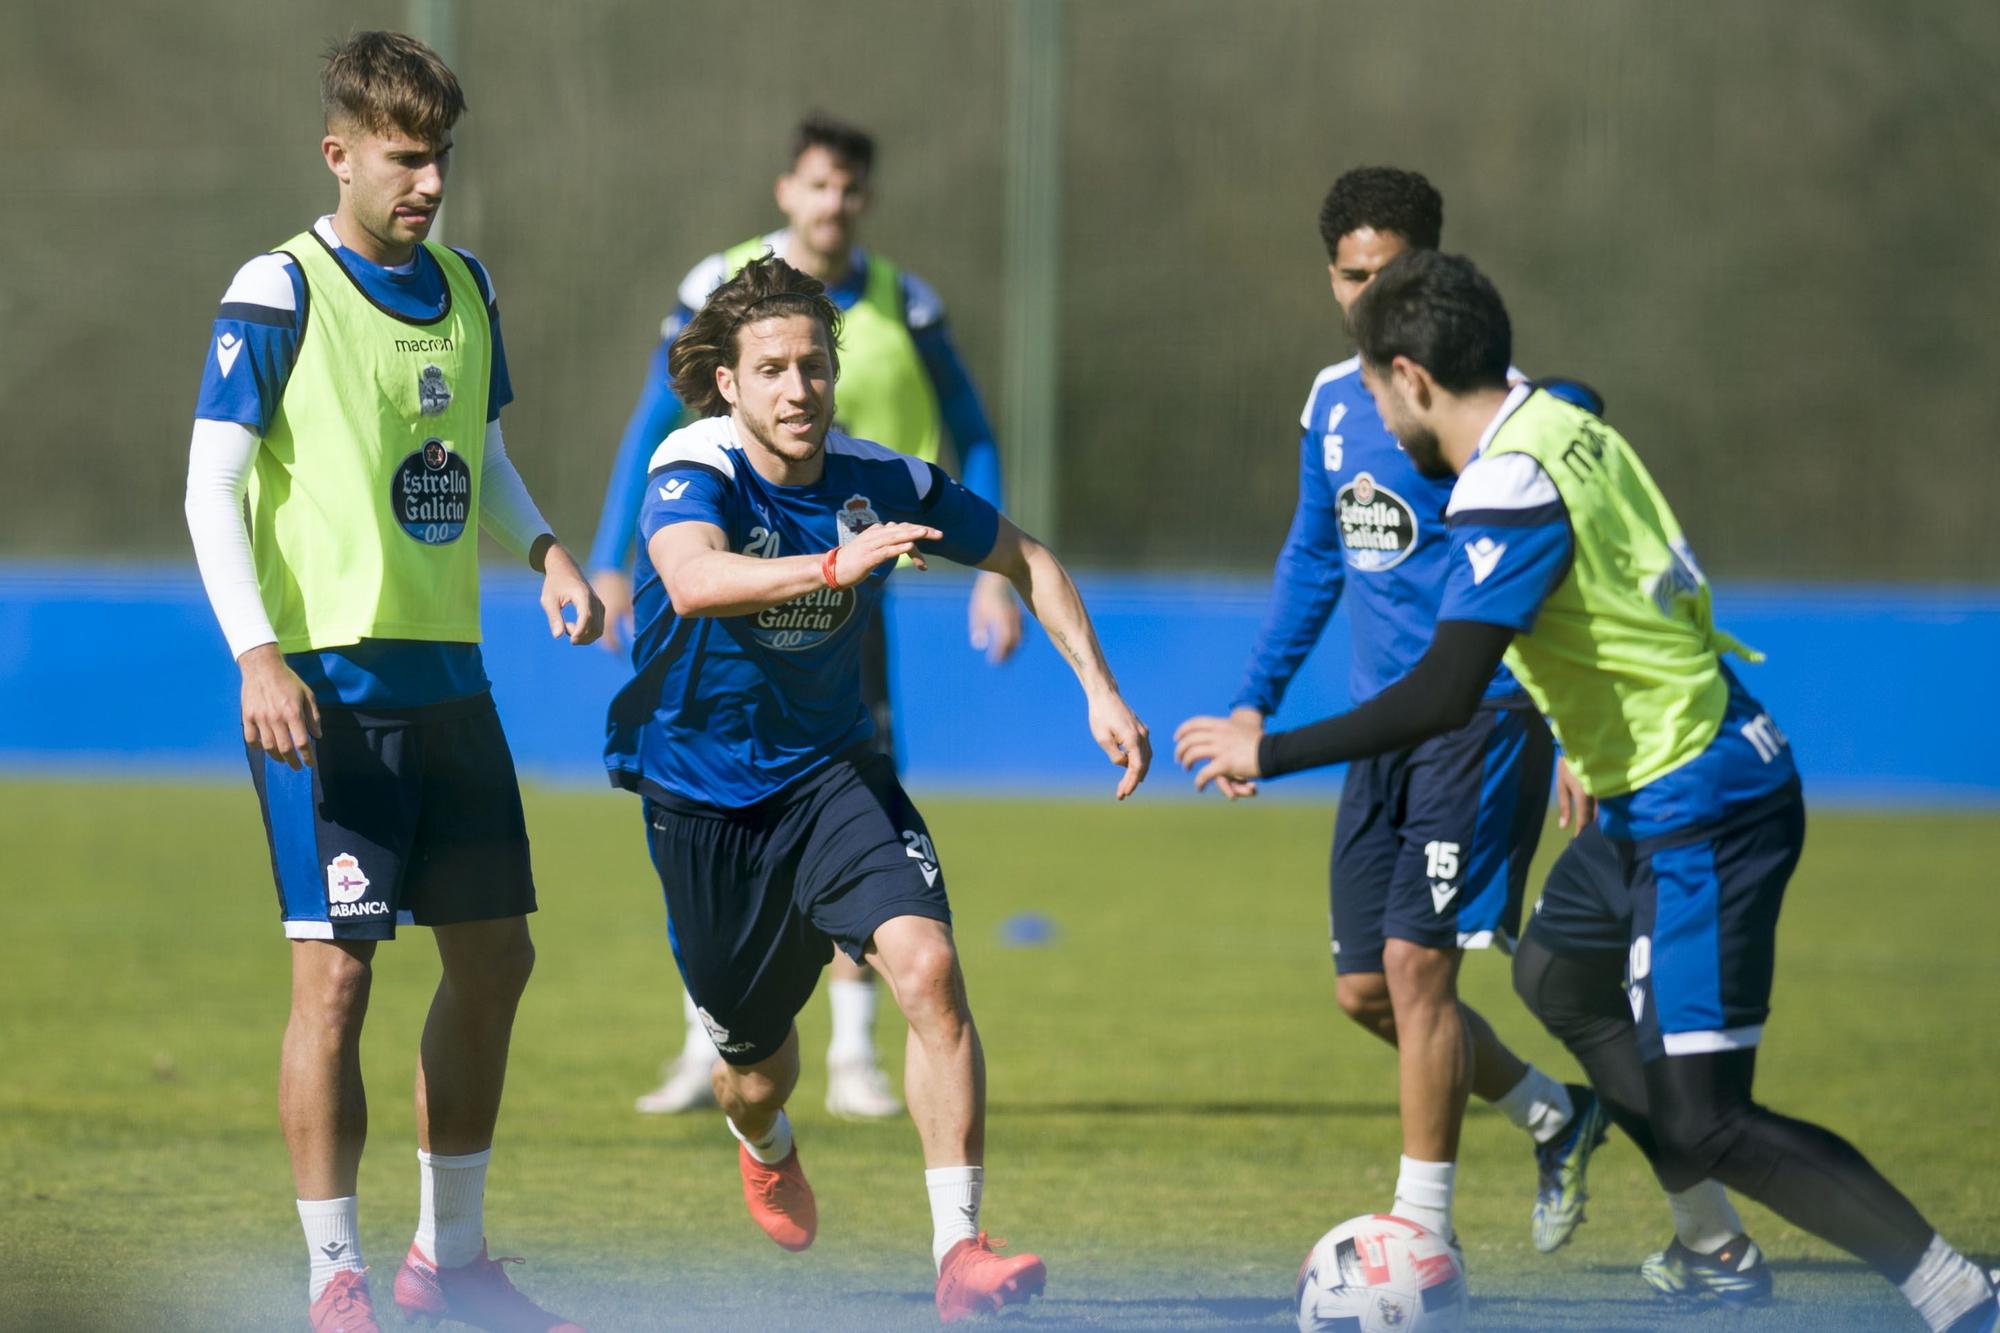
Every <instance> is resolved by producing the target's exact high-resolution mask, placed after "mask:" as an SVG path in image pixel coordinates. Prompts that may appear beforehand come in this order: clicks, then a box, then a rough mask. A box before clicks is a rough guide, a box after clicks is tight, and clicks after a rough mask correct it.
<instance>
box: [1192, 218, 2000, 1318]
mask: <svg viewBox="0 0 2000 1333" xmlns="http://www.w3.org/2000/svg"><path fill="white" fill-rule="evenodd" d="M1350 325H1351V327H1352V329H1353V331H1354V335H1355V340H1356V342H1357V343H1358V344H1359V345H1360V349H1361V358H1362V364H1363V368H1364V373H1365V374H1366V376H1367V378H1368V383H1369V387H1370V389H1371V391H1372V392H1373V394H1374V395H1375V400H1376V403H1377V406H1378V407H1379V409H1380V411H1381V414H1382V419H1383V421H1384V423H1385V424H1387V426H1388V427H1389V429H1390V430H1391V431H1392V432H1394V434H1395V436H1396V438H1397V439H1398V440H1399V441H1400V442H1401V443H1402V445H1403V447H1404V448H1405V449H1406V450H1407V451H1408V452H1409V454H1410V457H1411V459H1412V461H1413V462H1414V463H1415V464H1416V466H1417V468H1418V469H1419V470H1420V471H1422V472H1424V473H1425V474H1426V475H1429V476H1434V477H1447V476H1452V475H1456V476H1457V477H1458V482H1457V484H1456V486H1454V488H1453V490H1452V497H1451V503H1450V505H1449V508H1448V515H1449V520H1450V524H1451V534H1452V541H1451V556H1450V560H1449V562H1448V563H1449V565H1450V569H1449V574H1448V583H1447V585H1446V589H1445V595H1444V602H1443V605H1442V606H1441V607H1440V609H1439V612H1438V627H1437V634H1436V637H1435V638H1434V639H1433V640H1432V642H1431V646H1430V647H1429V648H1428V649H1426V650H1425V652H1424V654H1423V656H1422V657H1421V658H1420V659H1419V660H1418V661H1417V663H1416V665H1415V666H1414V667H1412V668H1411V670H1410V672H1409V674H1407V675H1406V676H1404V677H1403V678H1402V679H1401V680H1399V681H1397V682H1396V683H1395V684H1394V685H1391V686H1390V687H1389V688H1388V689H1385V690H1383V691H1382V692H1381V693H1380V694H1378V695H1376V696H1375V697H1374V698H1372V699H1370V700H1368V701H1367V702H1365V703H1363V704H1362V705H1361V706H1360V707H1358V708H1356V709H1354V710H1353V711H1351V712H1348V713H1345V714H1342V715H1339V716H1337V717H1333V718H1329V719H1326V720H1324V721H1321V722H1316V723H1313V724H1312V725H1310V726H1307V727H1302V728H1299V729H1298V730H1295V731H1289V732H1279V733H1276V734H1273V735H1267V736H1259V735H1257V734H1256V733H1255V732H1253V731H1252V730H1251V729H1250V728H1247V727H1243V726H1240V725H1237V724H1234V723H1231V722H1230V721H1229V720H1228V719H1225V718H1206V719H1198V720H1195V721H1192V722H1189V723H1187V724H1185V725H1184V726H1183V727H1182V729H1181V731H1180V733H1179V738H1178V745H1177V749H1176V754H1177V756H1178V757H1179V759H1180V760H1181V762H1182V763H1184V764H1186V765H1188V766H1190V767H1194V766H1196V765H1199V766H1200V767H1199V771H1198V772H1197V774H1196V779H1195V780H1196V782H1197V784H1198V785H1206V784H1207V783H1209V782H1211V781H1213V780H1215V778H1217V777H1218V776H1229V777H1234V778H1238V779H1254V778H1257V777H1274V776H1277V775H1279V774H1283V773H1290V772H1295V771H1297V770H1298V769H1301V768H1305V767H1310V766H1313V765H1317V764H1325V763H1336V762H1340V761H1343V760H1351V759H1358V758H1363V757H1366V756H1368V755H1372V754H1379V753H1382V752H1384V751H1386V750H1391V749H1395V748H1399V747H1401V746H1406V745H1411V744H1415V743H1417V742H1419V741H1421V740H1423V739H1424V738H1425V737H1428V736H1434V735H1438V734H1440V733H1442V732H1445V731H1448V730H1450V729H1452V728H1454V727H1457V726H1462V725H1463V724H1464V722H1465V719H1466V718H1467V717H1469V716H1471V714H1472V713H1473V711H1474V710H1475V709H1476V708H1477V706H1478V703H1479V699H1480V697H1481V695H1482V694H1483V692H1484V690H1485V686H1486V682H1487V681H1488V680H1489V679H1490V677H1491V674H1492V672H1493V671H1494V670H1495V669H1496V668H1497V667H1498V665H1499V663H1500V661H1501V658H1502V656H1503V654H1504V655H1505V656H1506V657H1507V659H1508V663H1509V665H1510V666H1511V668H1512V669H1513V671H1514V673H1515V675H1516V676H1517V677H1518V678H1519V679H1520V681H1521V683H1522V684H1523V685H1524V686H1525V687H1526V688H1527V690H1528V692H1529V693H1530V694H1531V695H1532V696H1533V697H1534V699H1535V702H1536V705H1537V706H1538V707H1539V708H1541V710H1542V711H1543V712H1544V713H1545V714H1546V715H1547V716H1548V718H1549V720H1550V723H1551V724H1552V725H1553V727H1554V729H1555V733H1556V736H1557V738H1558V739H1559V740H1560V741H1561V743H1562V746H1563V751H1564V754H1565V757H1566V758H1567V760H1568V762H1569V763H1570V765H1571V766H1572V768H1573V770H1574V773H1575V776H1576V779H1577V781H1578V783H1579V784H1580V785H1581V787H1582V788H1583V790H1584V791H1585V792H1586V793H1588V794H1589V795H1590V796H1592V797H1594V798H1596V800H1597V802H1598V805H1599V808H1598V823H1599V825H1600V826H1601V827H1602V828H1603V830H1604V832H1605V834H1606V835H1607V837H1608V839H1609V840H1610V843H1611V845H1612V847H1613V848H1614V849H1615V851H1616V855H1617V860H1618V863H1619V867H1620V870H1621V872H1622V877H1623V880H1624V883H1625V885H1626V887H1627V889H1628V891H1629V893H1630V895H1631V904H1632V906H1631V937H1630V940H1629V948H1628V962H1627V968H1628V976H1629V987H1630V989H1629V998H1630V1000H1631V1004H1632V1010H1633V1013H1634V1016H1635V1018H1636V1020H1637V1024H1638V1032H1639V1041H1640V1044H1641V1048H1642V1051H1643V1053H1644V1057H1645V1084H1646V1093H1647V1099H1648V1104H1649V1107H1650V1110H1651V1122H1652V1126H1653V1131H1654V1133H1655V1135H1656V1136H1657V1140H1658V1145H1657V1146H1658V1148H1659V1150H1660V1155H1661V1158H1662V1171H1663V1174H1666V1173H1672V1174H1677V1175H1678V1176H1679V1177H1680V1179H1681V1180H1682V1181H1683V1182H1684V1183H1688V1184H1692V1183H1693V1182H1696V1181H1699V1180H1702V1179H1706V1178H1713V1179H1716V1180H1719V1181H1721V1182H1722V1183H1723V1184H1725V1185H1727V1186H1729V1187H1730V1188H1731V1189H1735V1190H1738V1191H1740V1192H1741V1193H1743V1194H1746V1195H1748V1196H1749V1197H1751V1198H1753V1199H1756V1200H1757V1201H1758V1202H1760V1203H1762V1204H1764V1205H1765V1206H1767V1207H1769V1208H1770V1209H1772V1210H1773V1211H1774V1212H1777V1213H1778V1214H1779V1215H1781V1216H1783V1217H1784V1218H1785V1219H1786V1220H1788V1221H1790V1222H1792V1223H1793V1224H1795V1225H1797V1226H1799V1227H1801V1228H1803V1229H1805V1230H1807V1231H1810V1232H1812V1233H1813V1234H1814V1235H1817V1236H1819V1237H1821V1238H1822V1239H1824V1240H1827V1241H1829V1242H1831V1243H1832V1244H1835V1245H1838V1246H1840V1247H1841V1248H1842V1249H1844V1250H1846V1251H1848V1252H1849V1253H1850V1254H1853V1255H1855V1256H1856V1257H1858V1258H1860V1259H1861V1260H1863V1261H1864V1262H1866V1263H1867V1264H1869V1265H1870V1266H1871V1267H1873V1268H1874V1269H1875V1270H1876V1271H1877V1272H1879V1273H1881V1274H1882V1275H1883V1276H1884V1277H1886V1278H1887V1279H1888V1280H1889V1281H1890V1282H1892V1283H1894V1284H1896V1285H1897V1287H1898V1288H1899V1289H1900V1290H1901V1292H1902V1293H1903V1295H1904V1296H1905V1297H1906V1298H1907V1299H1908V1300H1909V1301H1910V1304H1911V1305H1912V1306H1913V1307H1914V1308H1915V1310H1916V1312H1917V1313H1918V1315H1919V1316H1920V1317H1921V1318H1922V1319H1923V1321H1924V1322H1925V1324H1926V1325H1927V1326H1928V1327H1930V1328H1931V1329H1933V1330H1949V1333H1986V1331H1987V1330H1991V1329H1993V1328H1994V1327H1995V1324H1996V1322H2000V1295H1996V1292H1995V1289H1994V1286H1993V1283H1992V1280H1990V1279H1989V1277H1988V1275H1987V1274H1986V1273H1984V1272H1982V1271H1981V1270H1980V1268H1979V1267H1978V1266H1977V1265H1975V1264H1974V1263H1972V1262H1971V1261H1970V1260H1968V1259H1967V1258H1965V1257H1964V1256H1963V1255H1961V1254H1960V1253H1959V1252H1958V1251H1956V1250H1955V1249H1953V1248H1952V1247H1951V1246H1950V1245H1948V1244H1947V1243H1946V1242H1945V1240H1944V1239H1943V1237H1941V1236H1939V1235H1938V1234H1937V1233H1936V1231H1935V1230H1934V1229H1933V1228H1932V1227H1931V1226H1930V1224H1929V1223H1927V1222H1926V1221H1925V1220H1924V1218H1923V1216H1922V1215H1921V1214H1920V1213H1919V1212H1918V1211H1917V1209H1916V1208H1915V1206H1914V1205H1912V1204H1911V1203H1910V1201H1909V1200H1908V1199H1906V1198H1905V1197H1904V1196H1903V1195H1902V1194H1901V1193H1899V1192H1898V1191H1897V1190H1896V1188H1895V1187H1894V1186H1893V1185H1891V1184H1890V1183H1889V1182H1888V1181H1887V1180H1885V1179H1884V1178H1883V1177H1882V1176H1881V1174H1880V1173H1879V1172H1877V1171H1876V1170H1875V1168H1874V1167H1873V1166H1871V1165H1870V1164H1869V1163H1868V1161H1867V1160H1866V1159H1865V1158H1863V1157H1862V1156H1861V1154H1860V1153H1859V1152H1857V1151H1856V1150H1855V1149H1854V1148H1853V1146H1852V1145H1850V1144H1848V1143H1847V1142H1846V1141H1845V1140H1844V1139H1842V1138H1840V1137H1839V1136H1837V1135H1835V1134H1833V1133H1831V1132H1829V1131H1828V1130H1825V1129H1822V1128H1821V1127H1819V1126H1817V1125H1813V1124H1809V1123H1807V1122H1805V1121H1801V1120H1794V1119H1791V1118H1790V1117H1787V1116H1783V1115H1780V1114H1778V1113H1777V1112H1775V1111H1772V1110H1770V1109H1769V1108H1767V1107H1764V1106H1762V1105H1760V1104H1758V1102H1757V1101H1756V1100H1755V1099H1754V1097H1753V1096H1752V1084H1753V1081H1754V1075H1755V1072H1756V1065H1757V1048H1758V1046H1759V1044H1760V1043H1761V1041H1762V1039H1763V1035H1764V1022H1765V1019H1766V1018H1767V1017H1768V1016H1769V1012H1770V994H1771V978H1772V970H1773V966H1774V962H1775V943H1776V932H1777V924H1778V912H1779V908H1780V906H1781V905H1782V903H1783V900H1784V893H1785V886H1786V884H1787V882H1788V881H1789V880H1790V878H1791V874H1792V871H1793V868H1794V867H1795V866H1796V865H1797V864H1798V859H1799V852H1800V849H1801V847H1802V846H1803V844H1804V840H1805V805H1804V801H1803V799H1802V797H1801V795H1800V789H1799V780H1798V773H1797V770H1796V768H1795V767H1794V765H1793V760H1792V753H1791V748H1790V746H1789V744H1788V743H1787V742H1786V740H1785V737H1784V734H1783V733H1782V732H1780V731H1779V730H1778V727H1777V724H1776V723H1775V722H1773V721H1772V719H1771V716H1770V714H1769V713H1767V712H1765V711H1764V709H1763V707H1762V705H1760V704H1759V703H1758V702H1757V700H1756V699H1755V698H1753V697H1752V696H1751V694H1750V692H1749V691H1748V690H1747V689H1745V688H1744V686H1743V685H1742V683H1741V682H1740V681H1739V680H1737V678H1736V676H1735V674H1734V673H1733V672H1732V671H1731V670H1730V669H1729V668H1728V667H1727V666H1726V665H1725V664H1724V663H1723V660H1722V658H1723V654H1725V653H1730V652H1736V653H1746V652H1747V650H1745V649H1743V647H1742V645H1741V644H1739V643H1737V642H1736V641H1735V640H1734V639H1732V638H1731V637H1730V636H1729V635H1727V634H1725V633H1723V632H1722V631H1721V630H1719V629H1717V628H1716V626H1715V623H1714V617H1713V611H1712V607H1711V600H1710V593H1709V587H1708V582H1707V579H1706V578H1705V577H1704V576H1703V574H1702V572H1701V569H1700V567H1699V566H1698V565H1697V564H1696V563H1695V559H1694V554H1693V552H1692V550H1691V549H1690V548H1689V546H1688V543H1687V541H1686V540H1685V538H1684V537H1683V536H1682V534H1681V528H1680V524H1679V523H1678V522H1677V521H1676V520H1675V518H1674V515H1673V511H1672V510H1671V509H1669V508H1668V506H1667V503H1666V501H1665V499H1664V498H1663V497H1662V496H1661V495H1660V492H1659V490H1658V488H1657V487H1655V485H1654V484H1653V480H1652V478H1651V477H1650V476H1649V475H1648V474H1647V472H1646V469H1645V467H1644V466H1643V465H1642V464H1641V463H1640V461H1639V458H1638V455H1637V454H1635V453H1634V452H1633V450H1632V448H1631V446H1630V445H1629V444H1627V443H1626V442H1625V440H1624V438H1623V437H1621V436H1620V435H1619V434H1618V433H1617V432H1616V431H1614V430H1612V429H1611V428H1610V427H1609V426H1607V425H1606V424H1605V423H1604V422H1602V421H1601V420H1599V419H1598V418H1596V417H1594V416H1592V415H1591V414H1590V413H1588V412H1585V411H1583V410H1581V409H1579V408H1577V407H1574V406H1572V405H1570V404H1567V403H1564V402H1561V401H1559V400H1558V399H1556V398H1554V397H1552V396H1551V395H1549V394H1547V393H1544V392H1540V391H1538V390H1537V389H1536V387H1535V386H1533V385H1531V384H1520V385H1510V384H1509V382H1508V377H1507V366H1508V360H1509V356H1510V353H1511V350H1512V347H1511V344H1512V335H1511V331H1510V328H1509V324H1508V319H1507V312H1506V309H1505V307H1504V306H1503V305H1502V304H1501V301H1500V297H1499V294H1498V293H1497V292H1495V291H1494V289H1493V287H1492V284H1490V283H1489V282H1488V281H1487V280H1486V279H1485V277H1484V276H1482V275H1481V274H1480V273H1479V272H1478V270H1477V269H1475V268H1474V267H1473V266H1472V265H1471V263H1469V262H1468V261H1466V260H1464V259H1461V258H1457V257H1452V256H1444V255H1440V254H1437V253H1436V252H1434V251H1433V252H1424V251H1413V252H1411V253H1409V254H1406V255H1403V256H1401V257H1399V258H1398V259H1396V260H1395V261H1393V262H1392V263H1391V264H1389V265H1388V266H1387V267H1386V268H1385V269H1383V270H1382V272H1381V273H1379V274H1377V275H1376V278H1375V281H1374V283H1373V284H1371V286H1370V289H1369V290H1368V291H1367V292H1366V293H1364V294H1363V295H1362V297H1361V299H1360V300H1359V301H1357V302H1356V303H1355V307H1354V310H1353V311H1352V313H1351V316H1350Z"/></svg>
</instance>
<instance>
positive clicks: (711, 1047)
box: [680, 990, 717, 1069]
mask: <svg viewBox="0 0 2000 1333" xmlns="http://www.w3.org/2000/svg"><path fill="white" fill-rule="evenodd" d="M681 1015H682V1017H684V1018H685V1019H686V1020H687V1036H686V1037H684V1038H682V1040H681V1053H680V1060H681V1063H683V1064H690V1063H698V1064H700V1065H701V1067H702V1068H704V1069H706V1068H708V1067H709V1066H710V1065H712V1064H714V1063H715V1057H716V1054H717V1052H716V1049H715V1038H713V1037H711V1036H709V1035H708V1025H707V1024H705V1023H703V1022H702V1021H701V1010H700V1009H698V1008H697V1007H696V1006H695V1002H694V996H692V995H690V994H688V993H687V991H685V990H683V991H682V992H681Z"/></svg>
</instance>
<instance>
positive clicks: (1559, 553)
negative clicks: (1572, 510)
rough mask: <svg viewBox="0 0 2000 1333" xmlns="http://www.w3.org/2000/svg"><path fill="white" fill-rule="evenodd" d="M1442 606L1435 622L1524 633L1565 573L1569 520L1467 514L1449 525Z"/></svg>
mask: <svg viewBox="0 0 2000 1333" xmlns="http://www.w3.org/2000/svg"><path fill="white" fill-rule="evenodd" d="M1449 523H1450V527H1451V554H1450V555H1448V556H1446V557H1445V559H1446V562H1447V564H1446V568H1447V569H1448V571H1449V572H1448V573H1447V575H1446V576H1445V587H1444V601H1443V603H1442V605H1440V606H1439V607H1438V620H1439V621H1440V622H1443V621H1446V620H1477V621H1482V622H1484V623H1486V624H1489V625H1504V626H1506V627H1507V628H1508V629H1511V630H1515V631H1517V632H1519V633H1523V634H1525V633H1527V632H1528V630H1529V629H1531V628H1532V627H1533V626H1534V623H1535V617H1536V616H1537V615H1538V614H1540V612H1541V609H1542V603H1543V602H1545V601H1547V600H1548V596H1549V594H1550V593H1552V592H1554V591H1555V590H1556V585H1557V584H1559V583H1561V582H1562V581H1563V577H1564V575H1566V574H1568V573H1569V562H1570V554H1571V543H1572V541H1573V540H1574V539H1573V538H1572V537H1571V535H1570V530H1569V516H1568V515H1567V513H1565V512H1564V511H1563V510H1562V509H1561V507H1560V505H1558V506H1557V508H1556V511H1555V512H1554V513H1553V514H1551V513H1549V512H1548V510H1547V509H1546V508H1544V509H1540V510H1534V511H1518V510H1508V509H1489V510H1472V511H1468V512H1466V513H1462V514H1454V515H1452V516H1451V518H1450V520H1449Z"/></svg>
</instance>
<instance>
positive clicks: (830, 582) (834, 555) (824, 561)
mask: <svg viewBox="0 0 2000 1333" xmlns="http://www.w3.org/2000/svg"><path fill="white" fill-rule="evenodd" d="M838 559H840V548H839V547H838V546H836V547H834V548H833V549H832V550H830V551H828V552H827V553H826V554H825V555H824V556H822V557H821V558H820V562H819V576H820V577H821V578H823V579H825V580H826V586H827V587H829V588H832V589H833V590H834V591H836V592H838V591H839V590H840V580H839V579H838V578H836V577H834V573H833V562H834V561H836V560H838Z"/></svg>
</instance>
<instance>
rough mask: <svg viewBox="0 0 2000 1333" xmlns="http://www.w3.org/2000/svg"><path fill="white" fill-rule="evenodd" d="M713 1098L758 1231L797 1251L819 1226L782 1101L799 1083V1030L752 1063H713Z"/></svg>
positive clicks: (784, 1100)
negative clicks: (732, 1137)
mask: <svg viewBox="0 0 2000 1333" xmlns="http://www.w3.org/2000/svg"><path fill="white" fill-rule="evenodd" d="M713 1078H714V1083H715V1100H716V1103H717V1104H718V1105H720V1106H721V1107H722V1112H723V1114H724V1115H726V1116H728V1117H729V1120H728V1124H729V1132H730V1133H731V1134H734V1135H735V1136H736V1140H737V1143H738V1145H739V1147H738V1149H737V1153H736V1161H737V1167H738V1169H739V1170H740V1171H741V1172H742V1175H743V1202H744V1204H745V1205H746V1206H747V1207H748V1208H749V1209H750V1216H751V1218H752V1219H754V1220H755V1221H756V1223H757V1225H758V1226H760V1227H762V1228H763V1229H764V1234H765V1235H767V1236H769V1237H770V1238H771V1239H772V1240H773V1241H775V1242H777V1244H779V1245H780V1246H782V1247H783V1248H785V1249H787V1250H803V1249H805V1248H806V1247H807V1246H808V1245H811V1244H812V1243H813V1237H814V1236H815V1235H816V1234H818V1231H819V1206H818V1204H817V1203H816V1202H815V1201H814V1199H813V1192H812V1186H811V1185H809V1184H807V1183H806V1175H805V1169H804V1168H803V1167H802V1166H800V1165H799V1150H798V1147H797V1145H795V1144H794V1143H793V1142H792V1124H791V1120H790V1119H789V1118H788V1117H787V1116H786V1115H785V1103H786V1102H788V1101H790V1100H791V1096H792V1090H793V1089H794V1088H796V1087H798V1084H799V1030H798V1028H796V1027H794V1028H793V1029H792V1030H791V1031H789V1032H787V1033H786V1034H785V1040H784V1044H783V1045H781V1046H779V1047H778V1049H777V1052H776V1053H775V1054H773V1055H769V1056H767V1057H765V1058H764V1059H762V1060H759V1061H758V1062H757V1063H755V1064H749V1065H732V1064H730V1063H729V1062H728V1061H726V1060H717V1061H716V1062H715V1071H714V1074H713Z"/></svg>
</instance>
